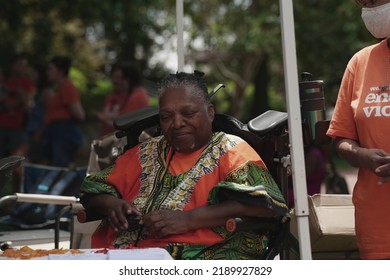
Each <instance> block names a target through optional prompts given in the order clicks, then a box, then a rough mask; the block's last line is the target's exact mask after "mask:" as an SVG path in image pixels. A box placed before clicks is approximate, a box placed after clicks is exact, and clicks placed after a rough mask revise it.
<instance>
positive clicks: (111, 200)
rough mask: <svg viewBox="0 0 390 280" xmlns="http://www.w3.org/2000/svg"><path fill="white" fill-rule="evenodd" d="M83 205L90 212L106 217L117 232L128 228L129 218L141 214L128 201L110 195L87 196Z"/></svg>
mask: <svg viewBox="0 0 390 280" xmlns="http://www.w3.org/2000/svg"><path fill="white" fill-rule="evenodd" d="M82 204H83V206H84V208H86V209H88V211H93V212H96V213H98V214H101V215H102V216H103V217H105V218H106V219H107V220H108V221H109V223H110V224H111V226H112V227H113V228H114V230H115V231H119V230H126V229H127V228H128V222H127V216H129V215H136V216H140V215H141V213H140V212H139V211H138V210H137V209H136V208H135V207H133V206H132V205H131V204H130V203H129V202H128V201H126V200H123V199H120V198H117V197H115V196H113V195H110V194H95V195H91V194H90V195H86V196H85V197H83V200H82Z"/></svg>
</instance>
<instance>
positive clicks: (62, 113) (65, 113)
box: [42, 56, 85, 167]
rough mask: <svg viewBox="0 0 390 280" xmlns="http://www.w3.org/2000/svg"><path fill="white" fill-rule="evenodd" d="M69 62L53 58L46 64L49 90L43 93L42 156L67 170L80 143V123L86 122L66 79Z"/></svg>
mask: <svg viewBox="0 0 390 280" xmlns="http://www.w3.org/2000/svg"><path fill="white" fill-rule="evenodd" d="M70 67H71V59H70V58H69V57H66V56H56V57H54V58H53V59H52V60H51V61H50V62H49V64H48V67H47V78H48V80H49V82H50V83H51V85H52V86H53V89H52V90H46V91H45V93H44V97H43V99H44V122H45V127H44V130H43V133H42V147H43V153H44V155H45V158H46V160H47V163H48V164H50V165H54V166H62V167H69V166H71V165H72V163H73V161H74V157H75V155H76V153H77V151H78V150H79V148H80V147H81V145H82V144H83V135H82V132H81V129H80V127H79V124H80V123H81V122H82V121H84V119H85V112H84V109H83V107H82V105H81V101H80V94H79V92H78V90H77V89H76V87H75V86H74V84H73V83H72V81H71V80H70V79H69V78H68V74H69V70H70Z"/></svg>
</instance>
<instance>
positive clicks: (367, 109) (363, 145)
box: [327, 0, 390, 259]
mask: <svg viewBox="0 0 390 280" xmlns="http://www.w3.org/2000/svg"><path fill="white" fill-rule="evenodd" d="M356 2H357V3H358V4H359V5H360V6H361V7H362V19H363V21H364V23H365V25H366V28H367V29H368V31H369V32H370V33H371V34H372V35H373V36H374V37H376V38H378V39H381V41H380V42H379V43H376V44H374V45H371V46H368V47H366V48H363V49H362V50H360V51H359V52H357V53H356V54H355V55H354V56H353V57H352V58H351V60H350V61H349V63H348V65H347V67H346V70H345V72H344V76H343V79H342V82H341V87H340V90H339V95H338V98H337V102H336V107H335V110H334V113H333V116H332V120H331V123H330V127H329V130H328V132H327V135H328V136H330V137H332V138H334V139H335V146H336V149H337V151H338V153H339V155H340V156H341V157H342V158H344V159H345V160H347V161H348V162H349V163H350V164H352V165H353V166H355V167H358V168H359V173H358V178H357V181H356V184H355V187H354V189H353V194H352V201H353V204H354V206H355V231H356V239H357V245H358V248H359V252H360V257H361V258H362V259H390V220H389V217H388V214H389V213H390V203H389V201H390V141H389V129H390V126H389V125H390V114H389V112H390V107H389V100H390V99H389V98H390V1H389V0H378V1H367V0H359V1H356Z"/></svg>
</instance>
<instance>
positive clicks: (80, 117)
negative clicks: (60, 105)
mask: <svg viewBox="0 0 390 280" xmlns="http://www.w3.org/2000/svg"><path fill="white" fill-rule="evenodd" d="M69 110H70V114H71V115H72V117H73V119H75V120H77V121H79V122H82V121H84V120H85V112H84V109H83V107H82V106H81V103H80V102H77V103H73V104H70V105H69Z"/></svg>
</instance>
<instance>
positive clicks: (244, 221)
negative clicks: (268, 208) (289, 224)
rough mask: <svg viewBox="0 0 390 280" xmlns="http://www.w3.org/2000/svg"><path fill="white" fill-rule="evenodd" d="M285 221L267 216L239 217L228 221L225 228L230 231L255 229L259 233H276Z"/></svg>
mask: <svg viewBox="0 0 390 280" xmlns="http://www.w3.org/2000/svg"><path fill="white" fill-rule="evenodd" d="M282 224H283V222H282V221H281V220H280V219H276V218H266V217H238V218H232V219H229V220H227V221H226V224H225V228H226V230H227V231H228V232H235V231H248V230H251V231H254V232H256V233H258V234H271V235H273V234H275V233H278V232H279V230H280V229H281V227H282Z"/></svg>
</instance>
